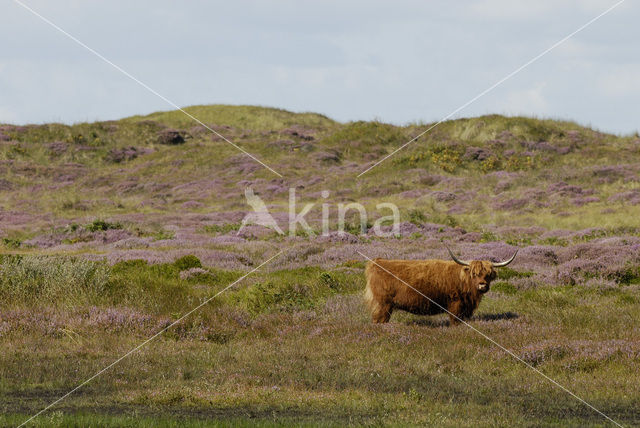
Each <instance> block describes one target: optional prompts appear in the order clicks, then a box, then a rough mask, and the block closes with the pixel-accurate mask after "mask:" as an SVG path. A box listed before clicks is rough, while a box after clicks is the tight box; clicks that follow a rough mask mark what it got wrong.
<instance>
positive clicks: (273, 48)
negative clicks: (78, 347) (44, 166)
mask: <svg viewBox="0 0 640 428" xmlns="http://www.w3.org/2000/svg"><path fill="white" fill-rule="evenodd" d="M20 1H23V2H24V3H25V4H27V5H29V7H31V8H33V9H34V10H36V11H37V12H39V13H40V14H42V15H43V16H45V17H46V18H48V19H49V20H51V21H52V22H54V23H55V24H57V25H58V26H60V27H61V28H63V29H64V30H66V31H68V32H69V33H70V34H72V35H74V36H75V37H76V38H78V39H79V40H81V41H82V42H83V43H85V44H86V45H88V46H90V47H91V48H93V49H95V50H96V51H97V52H99V53H101V54H102V55H104V56H105V57H106V58H108V59H109V60H111V61H113V62H114V63H115V64H117V65H119V66H120V67H122V68H123V69H125V70H126V71H128V72H129V73H131V74H132V75H133V76H135V77H136V78H138V79H139V80H140V81H142V82H144V83H145V84H147V85H148V86H150V87H151V88H153V89H154V90H156V91H157V92H159V93H160V94H162V95H164V96H165V97H167V98H168V99H170V100H171V101H173V102H175V103H176V104H178V105H180V106H189V105H194V104H221V103H222V104H252V105H264V106H273V107H280V108H285V109H288V110H292V111H313V112H318V113H323V114H326V115H328V116H329V117H331V118H333V119H336V120H340V121H349V120H371V119H379V120H382V121H385V122H391V123H395V124H405V123H408V122H411V121H422V122H430V121H436V120H439V119H441V118H443V117H444V116H445V115H447V114H449V113H450V112H451V111H453V110H454V109H456V108H458V107H459V106H461V105H462V104H464V103H466V102H467V101H469V100H470V99H471V98H473V97H474V96H476V95H477V94H478V93H480V92H482V91H483V90H485V89H487V88H488V87H490V86H491V85H493V84H494V83H495V82H497V81H498V80H500V79H502V78H503V77H505V76H506V75H507V74H509V73H511V72H512V71H514V70H515V69H517V68H518V67H519V66H521V65H522V64H524V63H525V62H527V61H528V60H530V59H532V58H533V57H535V56H536V55H538V54H539V53H541V52H542V51H544V50H545V49H547V48H548V47H550V46H551V45H553V44H554V43H556V42H557V41H559V40H560V39H562V38H563V37H565V36H567V35H568V34H570V33H571V32H573V31H575V30H576V29H577V28H579V27H580V26H582V25H583V24H585V23H586V22H587V21H589V20H590V19H592V18H594V17H595V16H597V15H599V14H600V13H602V12H603V11H605V10H606V9H607V8H609V7H610V6H612V5H613V4H615V3H616V2H617V0H582V1H578V0H567V1H552V0H539V1H536V2H531V1H513V0H479V1H467V0H456V1H387V2H380V1H364V0H357V1H348V0H343V1H332V0H329V1H320V2H319V1H300V0H291V1H278V0H274V1H270V2H266V1H234V2H229V1H220V2H205V1H188V0H187V1H164V0H154V1H147V0H144V1H137V0H136V1H132V0H128V1H120V0H111V1H89V0H76V1H69V0H66V1H62V0H61V1H55V2H54V1H51V0H48V1H46V0H20ZM639 22H640V4H639V3H638V1H636V0H626V1H625V2H624V3H622V4H621V5H620V6H618V7H617V8H616V9H614V10H613V11H611V12H610V13H609V14H607V15H605V16H604V17H602V18H600V19H599V20H597V21H596V22H594V23H593V24H592V25H590V26H589V27H587V28H586V29H585V30H583V31H582V32H580V33H578V34H577V35H576V36H574V37H573V38H571V39H570V40H569V41H567V42H566V43H564V44H563V45H561V46H559V47H558V48H556V49H555V50H553V51H551V52H550V53H549V54H547V55H546V56H544V57H542V58H541V59H539V60H538V61H537V62H535V63H534V64H532V65H531V66H529V67H527V68H526V69H525V70H523V71H522V72H521V73H519V74H517V75H516V76H514V77H513V78H511V79H510V80H508V81H506V82H505V83H504V84H502V85H500V86H499V87H498V88H497V89H495V90H493V91H492V92H490V93H489V94H488V95H486V96H484V97H482V98H480V99H479V100H477V101H476V102H475V103H474V104H472V105H470V106H469V107H467V108H465V109H464V110H462V111H461V112H459V113H458V114H457V115H456V116H455V117H467V116H477V115H481V114H487V113H498V114H508V115H516V114H522V115H527V116H536V117H550V118H562V119H570V120H575V121H577V122H579V123H581V124H584V125H590V126H593V127H594V128H597V129H600V130H603V131H608V132H616V133H622V134H629V133H632V132H635V131H638V130H640V114H639V113H640V103H639V100H640V25H639V24H638V23H639ZM0 23H1V24H0V40H1V41H2V44H1V45H0V122H9V123H20V124H24V123H42V122H52V121H56V122H64V123H74V122H83V121H94V120H108V119H118V118H122V117H126V116H130V115H134V114H147V113H151V112H153V111H158V110H171V109H172V107H171V106H169V105H168V104H167V103H166V102H165V101H163V100H162V99H160V98H158V97H157V96H156V95H154V94H152V93H150V92H148V91H147V90H146V89H145V88H143V87H142V86H140V85H139V84H137V83H135V82H133V81H132V80H130V79H129V78H128V77H126V76H125V75H123V74H122V73H120V72H119V71H117V70H115V69H114V68H113V67H111V66H110V65H108V64H106V63H105V62H103V61H102V60H101V59H99V58H97V57H96V56H94V55H93V54H92V53H90V52H89V51H87V50H86V49H85V48H83V47H81V46H79V45H78V44H76V43H75V42H73V41H72V40H70V39H69V38H67V37H66V36H64V35H63V34H61V33H60V32H58V31H57V30H55V29H54V28H52V27H51V26H49V25H48V24H46V23H45V22H43V21H42V20H40V19H39V18H37V17H36V16H34V15H33V14H31V13H30V12H28V11H27V10H25V9H24V8H22V7H21V6H19V5H18V4H17V3H15V2H14V1H13V0H3V1H2V2H1V3H0Z"/></svg>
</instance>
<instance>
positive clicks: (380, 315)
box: [371, 304, 393, 323]
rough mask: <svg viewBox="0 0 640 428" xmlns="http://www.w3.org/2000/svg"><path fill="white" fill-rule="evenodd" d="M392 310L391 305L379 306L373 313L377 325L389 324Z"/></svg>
mask: <svg viewBox="0 0 640 428" xmlns="http://www.w3.org/2000/svg"><path fill="white" fill-rule="evenodd" d="M392 310H393V308H392V307H391V305H390V304H378V305H377V306H376V308H375V309H374V310H373V312H372V313H371V319H372V321H373V322H375V323H385V322H389V319H390V318H391V311H392Z"/></svg>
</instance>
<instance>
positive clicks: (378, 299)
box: [365, 259, 496, 323]
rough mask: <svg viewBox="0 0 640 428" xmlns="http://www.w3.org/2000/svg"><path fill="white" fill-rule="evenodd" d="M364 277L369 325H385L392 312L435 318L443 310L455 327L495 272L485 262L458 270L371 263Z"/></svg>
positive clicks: (452, 265) (444, 265)
mask: <svg viewBox="0 0 640 428" xmlns="http://www.w3.org/2000/svg"><path fill="white" fill-rule="evenodd" d="M387 271H388V272H387ZM389 272H390V273H389ZM391 273H392V274H393V275H392V274H391ZM365 275H366V278H367V288H366V290H365V301H366V303H367V306H368V307H369V310H370V311H371V318H372V320H373V322H375V323H385V322H388V321H389V319H390V318H391V313H392V312H393V310H394V309H400V310H404V311H407V312H411V313H414V314H418V315H435V314H439V313H442V312H445V311H444V310H443V309H442V308H445V309H446V310H447V311H449V312H450V314H449V317H450V319H451V323H457V322H459V319H465V318H469V317H471V315H472V314H473V311H474V310H475V309H476V308H477V307H478V305H479V304H480V300H481V299H482V295H483V293H484V292H486V291H487V290H488V289H489V283H490V282H491V281H492V280H493V279H495V277H496V271H495V269H494V268H493V266H492V264H491V262H489V261H477V260H476V261H472V262H470V265H469V266H462V265H459V264H457V263H456V262H453V261H445V260H385V259H375V260H374V261H370V262H369V263H368V264H367V267H366V269H365ZM394 276H395V277H394ZM396 277H397V278H400V279H402V281H400V280H399V279H397V278H396ZM403 281H404V282H406V283H407V284H409V285H411V287H413V288H415V290H418V291H419V292H420V293H421V294H423V295H424V296H427V297H428V299H427V298H426V297H424V296H422V295H421V294H420V293H418V292H417V291H415V290H413V289H412V288H411V287H409V286H407V285H406V284H405V283H404V282H403ZM479 283H482V284H486V289H484V290H483V291H481V290H480V289H479V288H478V284H479ZM429 299H431V301H430V300H429ZM433 302H436V303H437V305H436V304H434V303H433ZM438 305H440V306H441V307H442V308H441V307H439V306H438ZM452 314H453V315H452ZM454 315H455V316H454Z"/></svg>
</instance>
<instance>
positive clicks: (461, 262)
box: [445, 245, 469, 266]
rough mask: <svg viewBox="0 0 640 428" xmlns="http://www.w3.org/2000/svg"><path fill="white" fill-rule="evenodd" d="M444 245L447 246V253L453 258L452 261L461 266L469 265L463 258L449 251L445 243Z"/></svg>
mask: <svg viewBox="0 0 640 428" xmlns="http://www.w3.org/2000/svg"><path fill="white" fill-rule="evenodd" d="M445 247H446V248H447V251H449V255H450V256H451V258H452V259H453V261H454V262H456V263H458V264H459V265H462V266H469V262H465V261H464V260H460V259H459V258H457V257H456V256H454V255H453V253H452V252H451V249H449V247H447V246H446V245H445Z"/></svg>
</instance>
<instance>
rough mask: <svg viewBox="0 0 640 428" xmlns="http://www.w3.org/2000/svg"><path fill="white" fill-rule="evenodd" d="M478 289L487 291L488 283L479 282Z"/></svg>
mask: <svg viewBox="0 0 640 428" xmlns="http://www.w3.org/2000/svg"><path fill="white" fill-rule="evenodd" d="M478 290H480V291H481V292H483V293H486V292H487V291H489V284H487V283H486V282H481V283H480V284H478Z"/></svg>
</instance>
